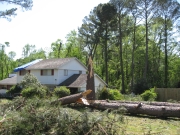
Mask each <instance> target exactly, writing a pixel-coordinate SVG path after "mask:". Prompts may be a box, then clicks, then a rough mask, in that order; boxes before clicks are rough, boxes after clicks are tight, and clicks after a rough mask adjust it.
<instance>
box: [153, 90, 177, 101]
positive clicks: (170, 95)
mask: <svg viewBox="0 0 180 135" xmlns="http://www.w3.org/2000/svg"><path fill="white" fill-rule="evenodd" d="M155 92H156V93H157V94H158V101H164V102H166V101H167V100H176V101H180V88H156V89H155Z"/></svg>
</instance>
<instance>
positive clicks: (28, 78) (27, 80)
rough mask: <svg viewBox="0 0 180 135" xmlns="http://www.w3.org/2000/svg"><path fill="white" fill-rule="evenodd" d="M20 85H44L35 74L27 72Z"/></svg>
mask: <svg viewBox="0 0 180 135" xmlns="http://www.w3.org/2000/svg"><path fill="white" fill-rule="evenodd" d="M20 86H22V88H27V87H31V86H38V87H41V86H42V85H41V83H40V82H39V81H38V79H37V78H36V77H35V76H34V75H33V74H30V73H27V74H25V76H24V77H23V79H22V81H21V82H20Z"/></svg>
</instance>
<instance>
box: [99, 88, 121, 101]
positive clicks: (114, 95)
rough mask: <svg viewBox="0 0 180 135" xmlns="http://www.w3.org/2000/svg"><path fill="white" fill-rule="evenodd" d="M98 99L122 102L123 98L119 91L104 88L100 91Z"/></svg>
mask: <svg viewBox="0 0 180 135" xmlns="http://www.w3.org/2000/svg"><path fill="white" fill-rule="evenodd" d="M98 99H101V100H102V99H110V100H121V99H123V96H122V94H121V93H120V92H119V91H118V90H117V89H107V88H106V87H104V88H103V89H102V90H99V92H98Z"/></svg>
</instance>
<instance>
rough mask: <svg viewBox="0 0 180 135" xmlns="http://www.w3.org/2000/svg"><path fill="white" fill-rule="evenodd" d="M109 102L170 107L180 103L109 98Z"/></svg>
mask: <svg viewBox="0 0 180 135" xmlns="http://www.w3.org/2000/svg"><path fill="white" fill-rule="evenodd" d="M101 102H107V101H106V100H101ZM109 102H110V103H127V104H138V103H139V102H141V103H143V104H147V105H154V106H170V107H180V103H169V102H155V101H152V102H149V101H114V100H110V101H109Z"/></svg>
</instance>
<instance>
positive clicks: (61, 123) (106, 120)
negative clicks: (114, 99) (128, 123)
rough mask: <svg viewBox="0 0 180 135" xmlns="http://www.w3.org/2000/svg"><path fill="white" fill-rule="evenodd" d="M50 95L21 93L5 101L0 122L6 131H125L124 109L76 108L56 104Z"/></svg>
mask: <svg viewBox="0 0 180 135" xmlns="http://www.w3.org/2000/svg"><path fill="white" fill-rule="evenodd" d="M51 101H52V100H50V99H43V100H42V99H41V100H39V99H38V98H33V99H25V98H24V97H18V98H16V99H15V100H14V101H13V102H9V103H8V104H6V105H2V107H1V109H0V111H1V114H0V116H1V117H4V116H5V115H7V116H6V118H5V121H4V122H3V123H1V125H0V134H2V135H20V134H21V135H38V134H48V135H84V134H87V135H90V134H99V135H101V134H102V135H104V134H107V135H109V134H120V133H123V132H125V130H124V128H123V126H122V125H124V123H125V120H124V117H123V115H122V113H121V111H120V110H116V111H111V112H108V110H107V111H103V112H100V111H95V112H93V113H92V112H91V111H90V110H88V109H86V110H81V111H78V110H75V109H71V108H68V107H65V106H60V105H56V106H54V105H52V104H51Z"/></svg>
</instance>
